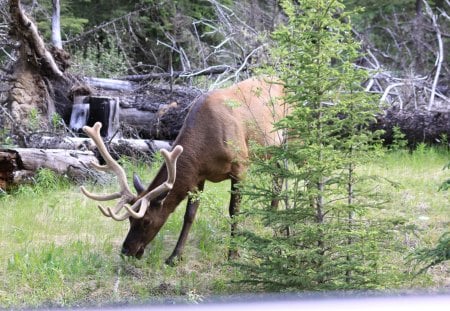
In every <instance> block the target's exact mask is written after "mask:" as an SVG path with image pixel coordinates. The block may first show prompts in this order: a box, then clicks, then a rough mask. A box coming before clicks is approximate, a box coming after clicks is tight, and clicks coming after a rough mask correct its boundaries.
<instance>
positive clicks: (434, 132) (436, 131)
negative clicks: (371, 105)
mask: <svg viewBox="0 0 450 311" xmlns="http://www.w3.org/2000/svg"><path fill="white" fill-rule="evenodd" d="M394 127H397V128H398V129H399V130H400V131H401V132H402V133H403V134H404V135H405V139H406V140H407V141H408V144H409V146H410V147H415V146H416V145H417V144H419V143H427V144H439V143H443V142H445V143H448V142H449V138H450V112H448V111H428V110H414V111H406V110H396V109H388V110H386V111H385V112H384V113H383V114H380V115H378V116H377V123H376V124H375V125H374V126H373V129H382V130H384V131H385V133H384V135H383V138H384V141H385V143H386V144H388V145H389V144H391V143H392V142H393V141H394V140H395V138H394V137H393V134H394V131H393V129H394Z"/></svg>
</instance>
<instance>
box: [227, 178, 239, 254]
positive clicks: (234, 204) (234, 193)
mask: <svg viewBox="0 0 450 311" xmlns="http://www.w3.org/2000/svg"><path fill="white" fill-rule="evenodd" d="M238 183H239V181H238V180H237V179H235V178H231V197H230V207H229V212H230V218H231V241H230V249H229V250H228V259H229V260H230V259H235V258H237V257H238V256H239V254H238V251H237V248H236V246H235V245H233V243H234V241H233V238H234V237H235V235H236V227H237V220H236V214H238V213H239V206H240V204H241V193H240V191H239V188H238V187H237V185H238Z"/></svg>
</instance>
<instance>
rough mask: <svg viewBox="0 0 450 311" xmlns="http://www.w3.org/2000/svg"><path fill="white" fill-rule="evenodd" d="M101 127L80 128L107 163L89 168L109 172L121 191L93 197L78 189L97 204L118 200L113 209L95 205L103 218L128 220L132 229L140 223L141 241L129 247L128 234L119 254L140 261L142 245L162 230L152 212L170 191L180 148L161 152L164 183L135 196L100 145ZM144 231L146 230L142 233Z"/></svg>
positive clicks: (118, 168)
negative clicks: (165, 169) (163, 165)
mask: <svg viewBox="0 0 450 311" xmlns="http://www.w3.org/2000/svg"><path fill="white" fill-rule="evenodd" d="M101 127H102V124H101V123H100V122H97V123H95V124H94V126H93V127H89V126H84V127H83V131H84V132H85V133H86V134H87V135H88V136H89V137H90V138H91V139H92V140H93V141H94V143H95V145H96V146H97V148H98V151H99V152H100V154H101V156H102V157H103V159H104V160H105V163H106V164H105V165H98V164H96V163H92V165H93V166H94V167H95V168H96V169H97V170H99V171H112V172H113V173H114V174H116V176H117V181H118V183H119V187H120V190H119V191H118V192H115V193H111V194H94V193H91V192H89V191H88V190H86V189H85V188H84V187H81V191H82V192H83V194H84V195H85V196H87V197H88V198H90V199H93V200H96V201H110V200H114V199H119V201H118V202H117V204H116V206H115V207H114V208H110V207H106V208H105V207H103V206H102V205H100V204H99V205H98V208H99V209H100V211H101V212H102V214H103V215H105V216H106V217H111V218H112V219H114V220H117V221H122V220H125V219H130V222H131V226H133V223H134V222H135V221H136V220H139V221H137V222H138V223H139V225H140V226H142V227H143V230H142V232H143V233H145V234H144V235H143V236H140V238H139V241H141V242H140V243H134V244H135V245H130V243H129V242H128V243H127V240H129V239H131V240H133V237H131V236H130V234H129V235H128V236H127V239H126V240H125V242H124V245H123V248H122V253H124V254H125V255H132V256H136V257H138V258H139V257H141V256H142V254H143V253H144V248H145V246H146V245H147V244H148V243H149V241H150V240H151V239H153V237H154V235H155V234H156V232H158V231H159V228H160V227H161V226H160V225H159V220H158V219H152V212H151V209H152V208H157V207H159V206H160V205H161V204H162V202H163V201H164V199H165V197H166V196H167V194H168V193H169V192H170V190H172V187H173V184H174V182H175V178H176V164H177V159H178V157H179V156H180V154H181V153H182V152H183V147H181V146H180V145H178V146H176V147H174V148H173V150H172V151H171V152H169V151H167V150H165V149H161V154H162V155H163V157H164V160H165V163H166V167H167V180H166V181H164V182H162V183H161V184H160V185H159V186H157V187H156V188H154V189H153V190H151V191H147V190H144V191H142V192H141V193H139V194H138V195H135V194H133V193H132V191H131V190H130V187H129V186H128V183H127V177H126V174H125V171H124V169H123V168H122V167H121V166H120V165H119V164H118V163H117V162H116V161H115V160H114V159H113V158H112V156H111V155H110V153H109V152H108V150H107V148H106V146H105V144H104V143H103V140H102V138H101V136H100V129H101ZM149 208H150V209H149ZM161 225H162V224H161ZM152 226H154V227H155V230H149V227H152ZM144 228H146V230H144ZM135 231H136V230H134V232H135ZM153 231H155V233H152V232H153ZM138 234H139V232H138Z"/></svg>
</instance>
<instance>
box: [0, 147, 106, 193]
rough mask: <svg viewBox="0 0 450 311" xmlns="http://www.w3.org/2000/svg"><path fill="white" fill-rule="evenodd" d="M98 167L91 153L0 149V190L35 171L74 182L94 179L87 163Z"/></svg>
mask: <svg viewBox="0 0 450 311" xmlns="http://www.w3.org/2000/svg"><path fill="white" fill-rule="evenodd" d="M92 162H95V163H97V164H98V163H99V162H98V160H97V158H96V157H95V155H94V153H93V152H92V151H80V150H61V149H36V148H15V149H0V188H1V189H3V190H6V189H9V188H10V187H11V186H13V185H16V184H20V183H23V182H25V181H26V180H27V179H28V180H30V179H32V178H33V176H34V174H35V172H36V171H37V170H38V169H42V168H46V169H50V170H52V171H54V172H55V173H57V174H61V175H66V176H68V177H69V178H71V179H73V180H75V181H83V180H86V179H87V178H89V177H98V176H99V175H98V173H97V172H94V170H91V167H90V166H91V165H90V164H91V163H92Z"/></svg>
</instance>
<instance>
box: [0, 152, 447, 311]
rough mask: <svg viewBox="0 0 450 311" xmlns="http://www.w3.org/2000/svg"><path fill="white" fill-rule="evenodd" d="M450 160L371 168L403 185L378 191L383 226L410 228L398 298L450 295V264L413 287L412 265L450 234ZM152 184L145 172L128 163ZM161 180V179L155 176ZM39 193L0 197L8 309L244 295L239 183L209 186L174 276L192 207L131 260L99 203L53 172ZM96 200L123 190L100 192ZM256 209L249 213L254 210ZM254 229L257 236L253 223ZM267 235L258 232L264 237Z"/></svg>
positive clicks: (440, 156) (393, 161)
mask: <svg viewBox="0 0 450 311" xmlns="http://www.w3.org/2000/svg"><path fill="white" fill-rule="evenodd" d="M449 159H450V155H449V154H448V153H447V152H446V151H445V150H438V149H429V148H421V149H420V148H419V149H418V150H417V151H415V152H414V153H412V154H410V153H408V152H402V151H396V152H392V153H388V154H386V155H385V156H384V157H383V158H382V159H380V160H379V161H377V162H376V163H370V164H367V165H366V166H365V167H363V168H361V169H364V170H366V171H367V172H368V173H371V174H377V175H379V176H381V177H383V178H387V179H390V180H393V181H395V182H396V183H397V187H394V186H393V185H392V184H391V183H386V182H379V183H376V186H377V187H378V189H377V191H378V192H379V193H380V194H381V195H383V196H385V197H386V202H387V203H386V204H384V205H383V206H382V207H381V208H380V209H377V210H374V211H373V212H372V217H373V219H376V220H381V221H384V220H385V221H395V219H397V220H399V222H401V223H403V224H404V225H405V226H406V227H408V228H409V229H408V230H407V231H399V232H398V234H397V241H396V242H397V243H398V245H399V249H398V252H397V253H395V252H393V253H391V254H388V255H387V256H386V266H389V267H390V269H393V271H394V270H395V273H393V274H392V275H393V278H395V279H394V280H389V282H390V283H389V285H391V286H392V288H395V289H399V288H403V289H410V288H416V287H426V288H427V289H429V290H434V291H436V290H439V289H443V288H446V287H447V288H448V286H450V275H449V270H448V267H449V265H448V263H444V264H442V265H439V266H437V267H435V268H433V269H431V270H429V271H428V273H427V274H424V275H420V276H417V277H413V276H414V274H413V271H414V270H413V267H412V266H411V265H410V264H408V262H407V261H406V260H405V258H406V256H407V255H408V254H409V253H410V252H412V251H414V250H416V249H419V248H421V247H431V246H432V245H433V244H434V243H436V241H437V240H438V238H439V236H440V235H441V234H442V233H443V232H444V231H445V230H448V228H449V215H450V213H449V210H450V209H449V195H450V193H448V192H438V191H437V190H438V188H439V185H440V184H441V183H442V182H443V181H444V180H445V179H447V178H448V176H450V171H449V170H443V169H442V168H443V167H444V165H445V164H446V163H447V162H448V161H449ZM123 163H124V165H125V167H126V168H127V171H133V170H137V171H138V172H139V173H140V175H141V176H143V179H144V180H145V181H149V180H150V179H151V174H152V173H149V169H148V168H147V167H146V166H145V165H137V166H136V165H135V164H133V163H132V161H123ZM153 172H154V170H153ZM38 180H39V183H38V184H37V185H35V186H33V187H32V186H23V187H21V188H19V189H18V190H16V191H14V192H13V193H12V194H9V195H3V196H2V197H0V219H1V220H2V225H1V227H0V308H21V307H38V306H40V307H42V306H46V307H49V306H84V305H108V304H113V303H126V302H131V303H138V302H142V301H155V302H158V301H163V300H167V299H173V300H182V301H186V302H197V301H200V300H201V299H202V298H203V297H207V296H211V295H225V294H233V293H238V292H239V291H240V288H239V286H237V285H234V284H233V283H231V282H230V280H232V279H233V278H234V277H235V276H236V274H237V273H238V272H237V271H235V270H234V268H232V267H231V266H229V265H227V261H226V254H227V245H228V243H229V217H228V200H229V194H228V191H229V186H230V184H229V182H224V183H220V184H211V183H208V184H207V185H206V187H205V193H204V194H202V195H201V199H202V203H201V205H200V208H199V212H198V214H197V219H196V222H195V223H194V225H193V227H192V230H191V233H190V236H189V239H188V243H187V245H186V249H185V256H184V261H182V262H181V263H179V264H178V266H176V267H169V266H167V265H165V264H164V260H165V259H166V258H167V257H168V256H169V255H170V253H171V251H172V250H173V248H174V246H175V243H176V240H177V238H178V234H179V232H180V229H181V225H182V220H183V214H184V206H185V203H184V202H183V203H182V204H181V205H180V206H179V208H178V209H177V211H176V212H175V213H174V214H173V215H171V217H170V218H169V220H168V222H167V223H166V225H165V226H164V227H163V229H162V230H161V232H160V233H159V234H158V235H157V237H156V238H155V240H154V241H153V242H152V243H151V246H150V247H149V248H147V251H146V253H145V255H144V257H143V258H142V259H141V260H133V259H129V258H122V257H121V256H120V255H119V253H120V248H121V244H122V242H123V239H124V238H125V236H126V233H127V231H128V222H127V221H124V222H116V221H112V220H111V219H108V218H106V217H104V216H103V215H101V213H100V211H99V210H98V209H97V208H96V203H95V202H93V201H91V200H88V199H87V198H85V197H84V196H83V195H82V194H81V193H80V191H79V189H78V187H76V186H74V185H71V184H70V183H68V182H67V181H66V180H64V179H63V178H55V177H54V175H52V174H48V172H43V173H42V174H41V175H40V176H39V178H38ZM88 188H89V189H91V190H92V189H93V190H94V191H96V192H103V191H106V192H107V191H108V189H109V190H111V189H112V188H114V187H113V186H107V187H106V188H108V189H106V190H105V189H104V188H105V187H104V186H100V185H90V186H88ZM246 208H249V207H246ZM244 225H245V226H256V225H255V224H254V223H252V221H251V220H249V219H247V220H244ZM255 229H256V230H258V228H255Z"/></svg>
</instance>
